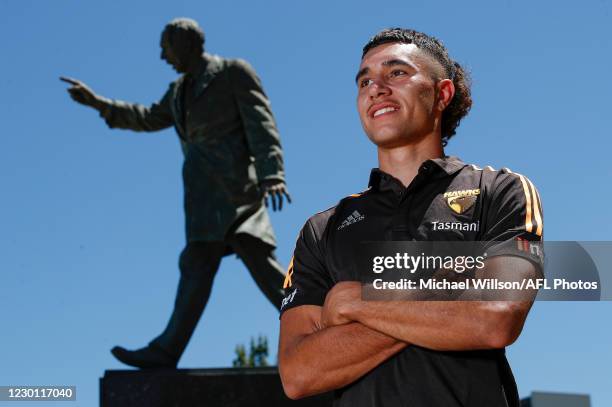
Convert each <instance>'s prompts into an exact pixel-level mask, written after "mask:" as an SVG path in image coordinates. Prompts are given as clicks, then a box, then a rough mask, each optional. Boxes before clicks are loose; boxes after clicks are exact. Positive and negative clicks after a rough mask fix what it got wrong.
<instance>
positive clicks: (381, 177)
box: [368, 156, 467, 189]
mask: <svg viewBox="0 0 612 407" xmlns="http://www.w3.org/2000/svg"><path fill="white" fill-rule="evenodd" d="M466 165H467V164H466V163H464V162H463V161H461V159H459V158H457V157H455V156H444V157H441V158H433V159H429V160H425V161H424V162H423V164H421V167H420V168H419V172H429V173H431V174H433V173H434V172H437V171H439V170H442V171H443V173H445V174H446V175H453V174H455V173H456V172H458V171H459V170H461V169H462V168H463V167H465V166H466ZM389 182H391V183H392V184H397V183H399V184H400V185H401V182H400V181H399V180H397V179H396V178H394V177H393V176H392V175H390V174H387V173H386V172H384V171H381V170H380V169H379V168H373V169H372V171H371V173H370V181H369V182H368V186H369V187H371V188H374V189H376V188H379V187H381V186H382V187H383V189H385V188H384V187H385V186H386V185H388V183H389ZM381 184H382V185H381ZM402 187H403V186H402Z"/></svg>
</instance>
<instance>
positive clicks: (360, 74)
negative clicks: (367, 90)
mask: <svg viewBox="0 0 612 407" xmlns="http://www.w3.org/2000/svg"><path fill="white" fill-rule="evenodd" d="M368 72H370V68H368V67H367V66H366V67H365V68H362V69H360V70H359V72H357V75H355V83H357V81H359V78H360V77H362V76H363V75H365V74H367V73H368Z"/></svg>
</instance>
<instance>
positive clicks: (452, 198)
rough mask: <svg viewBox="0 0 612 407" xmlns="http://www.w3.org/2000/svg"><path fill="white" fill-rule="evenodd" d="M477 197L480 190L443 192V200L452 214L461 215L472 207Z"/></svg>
mask: <svg viewBox="0 0 612 407" xmlns="http://www.w3.org/2000/svg"><path fill="white" fill-rule="evenodd" d="M478 195H480V188H476V189H463V190H461V191H448V192H445V193H444V198H445V199H446V203H448V206H450V208H451V209H452V210H453V211H454V212H456V213H463V212H465V211H467V210H468V209H470V208H471V207H472V205H474V203H475V202H476V197H477V196H478Z"/></svg>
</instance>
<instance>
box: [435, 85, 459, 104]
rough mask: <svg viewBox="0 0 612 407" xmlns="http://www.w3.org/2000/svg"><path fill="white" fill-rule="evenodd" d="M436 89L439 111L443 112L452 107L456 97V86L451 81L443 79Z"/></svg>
mask: <svg viewBox="0 0 612 407" xmlns="http://www.w3.org/2000/svg"><path fill="white" fill-rule="evenodd" d="M436 87H437V90H438V92H437V93H438V100H437V104H436V107H437V108H438V110H440V111H443V110H444V109H446V108H447V107H448V105H450V103H451V101H452V100H453V97H454V96H455V84H454V83H453V81H452V80H450V79H442V80H440V81H439V82H438V83H437V85H436Z"/></svg>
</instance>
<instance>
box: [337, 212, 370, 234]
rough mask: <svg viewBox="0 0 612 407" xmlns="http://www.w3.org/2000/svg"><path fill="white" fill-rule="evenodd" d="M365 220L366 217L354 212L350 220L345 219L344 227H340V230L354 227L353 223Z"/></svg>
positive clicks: (349, 217)
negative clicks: (350, 226)
mask: <svg viewBox="0 0 612 407" xmlns="http://www.w3.org/2000/svg"><path fill="white" fill-rule="evenodd" d="M364 219H365V215H362V214H360V213H359V212H357V211H354V212H353V213H351V214H350V215H349V216H348V218H346V219H344V221H343V222H342V225H340V226H339V227H338V230H342V229H344V228H345V227H347V226H349V225H352V224H353V223H357V222H359V221H360V220H364Z"/></svg>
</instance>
